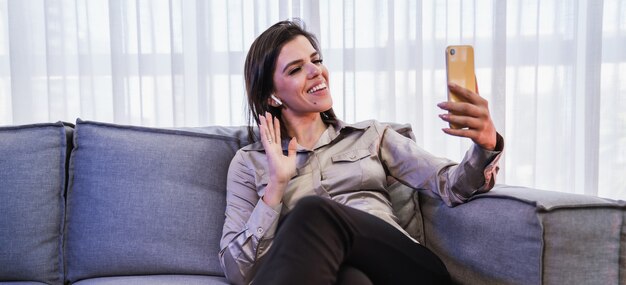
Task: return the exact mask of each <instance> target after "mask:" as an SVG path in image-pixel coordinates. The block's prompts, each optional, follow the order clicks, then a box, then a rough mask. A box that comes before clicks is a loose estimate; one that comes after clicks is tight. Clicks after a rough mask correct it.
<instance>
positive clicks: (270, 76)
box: [244, 19, 337, 142]
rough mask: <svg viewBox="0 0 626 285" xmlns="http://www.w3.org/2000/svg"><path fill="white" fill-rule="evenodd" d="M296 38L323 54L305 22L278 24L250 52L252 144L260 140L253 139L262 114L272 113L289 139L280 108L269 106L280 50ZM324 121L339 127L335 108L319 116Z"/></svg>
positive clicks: (247, 70) (248, 83)
mask: <svg viewBox="0 0 626 285" xmlns="http://www.w3.org/2000/svg"><path fill="white" fill-rule="evenodd" d="M297 36H304V37H306V38H307V39H308V40H309V42H310V43H311V45H312V46H313V48H315V50H316V51H317V52H318V53H319V54H320V56H321V50H320V48H319V44H318V42H317V38H316V37H315V35H313V34H312V33H309V32H307V31H306V30H305V25H304V22H302V21H301V20H300V19H292V20H287V21H281V22H278V23H276V24H274V25H272V26H271V27H269V28H268V29H267V30H265V31H264V32H263V33H262V34H261V35H259V36H258V37H257V38H256V39H255V40H254V42H253V43H252V45H251V46H250V50H249V51H248V55H247V56H246V63H245V65H244V75H245V81H246V93H247V94H248V112H247V116H248V133H249V140H250V142H253V141H256V140H258V138H257V137H256V136H255V135H253V128H254V125H255V124H256V125H258V124H259V114H262V115H265V112H270V113H271V114H272V116H274V117H276V118H278V119H279V120H280V123H281V135H282V136H283V138H287V136H288V135H287V130H286V129H285V123H284V121H283V120H282V114H281V108H280V107H278V108H277V107H273V106H271V105H269V104H268V99H269V98H270V95H271V94H272V92H274V71H275V69H276V60H277V59H278V55H279V54H280V50H281V49H282V48H283V46H284V45H285V44H286V43H288V42H289V41H291V40H293V39H294V38H296V37H297ZM320 114H321V116H322V120H323V121H324V122H325V123H327V124H334V123H336V120H337V117H336V115H335V112H334V111H333V109H332V108H330V109H329V110H327V111H324V112H321V113H320Z"/></svg>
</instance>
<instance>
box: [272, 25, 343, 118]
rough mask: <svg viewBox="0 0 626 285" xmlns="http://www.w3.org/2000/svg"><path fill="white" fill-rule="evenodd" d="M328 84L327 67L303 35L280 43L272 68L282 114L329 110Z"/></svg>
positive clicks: (303, 113)
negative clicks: (274, 64) (274, 67)
mask: <svg viewBox="0 0 626 285" xmlns="http://www.w3.org/2000/svg"><path fill="white" fill-rule="evenodd" d="M328 85H329V83H328V69H326V67H325V66H324V65H323V64H322V59H321V57H320V55H319V54H318V52H317V51H316V50H315V48H313V46H312V45H311V43H310V42H309V40H308V39H307V38H306V37H304V36H298V37H296V38H294V39H293V40H291V41H290V42H287V43H286V44H285V45H284V46H283V48H282V49H281V50H280V54H279V55H278V59H277V60H276V70H275V71H274V95H276V97H278V98H279V99H280V100H281V101H282V102H283V106H282V107H283V108H282V113H283V116H285V115H286V116H287V117H288V116H290V115H295V116H302V115H311V114H318V113H320V112H324V111H327V110H328V109H330V108H331V107H332V105H333V101H332V98H331V97H330V90H329V88H328Z"/></svg>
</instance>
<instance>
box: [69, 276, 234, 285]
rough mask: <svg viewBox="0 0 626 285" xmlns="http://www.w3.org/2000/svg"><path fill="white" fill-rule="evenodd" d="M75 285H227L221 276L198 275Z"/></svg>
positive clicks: (104, 279)
mask: <svg viewBox="0 0 626 285" xmlns="http://www.w3.org/2000/svg"><path fill="white" fill-rule="evenodd" d="M73 284H75V285H119V284H126V285H227V284H228V281H227V280H226V278H225V277H223V276H200V275H146V276H119V277H101V278H92V279H86V280H81V281H78V282H76V283H73Z"/></svg>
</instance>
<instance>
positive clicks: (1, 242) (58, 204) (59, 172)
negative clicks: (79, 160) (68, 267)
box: [0, 123, 71, 284]
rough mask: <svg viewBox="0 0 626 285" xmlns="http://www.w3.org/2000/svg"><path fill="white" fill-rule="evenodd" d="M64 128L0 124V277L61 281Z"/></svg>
mask: <svg viewBox="0 0 626 285" xmlns="http://www.w3.org/2000/svg"><path fill="white" fill-rule="evenodd" d="M67 132H71V128H68V129H66V127H65V126H64V125H63V124H62V123H55V124H35V125H24V126H12V127H0V215H2V217H1V218H0V281H20V280H22V281H33V282H43V283H49V284H62V282H63V259H62V257H63V254H62V248H63V247H62V241H63V239H62V232H63V215H64V195H65V193H64V191H65V181H66V179H65V173H66V172H65V168H66V158H67Z"/></svg>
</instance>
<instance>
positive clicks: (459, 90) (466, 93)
mask: <svg viewBox="0 0 626 285" xmlns="http://www.w3.org/2000/svg"><path fill="white" fill-rule="evenodd" d="M448 88H450V91H451V92H452V93H454V94H456V95H457V96H458V97H459V98H460V99H461V100H463V101H466V102H469V103H471V104H474V105H484V104H486V103H487V100H485V99H484V98H482V97H480V95H478V90H476V92H474V91H472V90H469V89H467V88H464V87H461V86H459V85H457V84H454V83H452V82H451V83H449V84H448ZM476 88H478V86H477V87H476Z"/></svg>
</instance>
